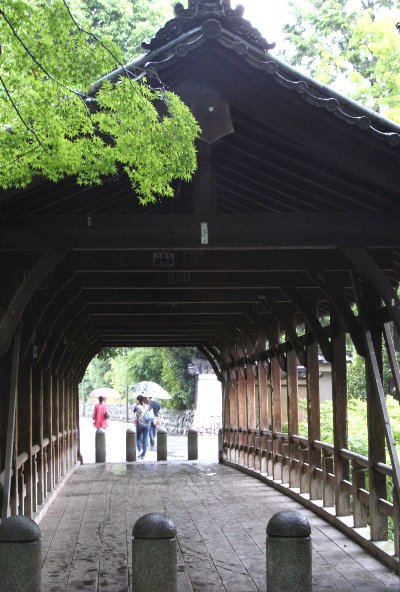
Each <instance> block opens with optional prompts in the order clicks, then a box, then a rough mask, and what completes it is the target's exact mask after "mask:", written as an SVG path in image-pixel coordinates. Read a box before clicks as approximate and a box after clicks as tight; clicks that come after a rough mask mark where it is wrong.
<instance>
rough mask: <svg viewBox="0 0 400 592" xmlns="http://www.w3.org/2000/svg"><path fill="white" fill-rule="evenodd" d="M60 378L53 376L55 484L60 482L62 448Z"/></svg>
mask: <svg viewBox="0 0 400 592" xmlns="http://www.w3.org/2000/svg"><path fill="white" fill-rule="evenodd" d="M59 432H60V376H59V374H54V375H53V434H54V436H55V441H54V457H55V458H54V483H55V484H57V483H59V482H60V478H61V471H60V462H61V446H60V438H59Z"/></svg>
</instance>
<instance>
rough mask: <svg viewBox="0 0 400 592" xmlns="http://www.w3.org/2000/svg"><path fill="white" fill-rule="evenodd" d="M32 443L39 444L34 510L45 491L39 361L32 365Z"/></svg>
mask: <svg viewBox="0 0 400 592" xmlns="http://www.w3.org/2000/svg"><path fill="white" fill-rule="evenodd" d="M32 443H33V444H38V445H39V446H40V450H39V452H38V453H37V474H38V483H37V485H36V484H33V488H32V490H33V509H34V511H36V509H37V505H38V504H42V503H43V499H44V496H45V492H44V491H43V482H44V458H43V376H42V367H41V364H40V363H39V364H35V365H34V366H32ZM33 468H35V467H33ZM34 474H35V471H34Z"/></svg>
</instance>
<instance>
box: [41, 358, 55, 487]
mask: <svg viewBox="0 0 400 592" xmlns="http://www.w3.org/2000/svg"><path fill="white" fill-rule="evenodd" d="M43 408H44V428H43V429H44V436H45V437H46V438H48V439H49V441H50V442H49V445H48V447H47V491H45V492H44V495H47V493H49V492H50V491H53V488H54V474H53V466H54V458H53V450H54V448H53V445H52V435H53V428H52V426H53V395H52V373H51V369H50V368H47V369H46V370H45V371H44V373H43Z"/></svg>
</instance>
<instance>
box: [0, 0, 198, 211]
mask: <svg viewBox="0 0 400 592" xmlns="http://www.w3.org/2000/svg"><path fill="white" fill-rule="evenodd" d="M0 39H1V54H0V187H2V188H4V189H7V188H11V187H23V186H26V185H27V184H29V183H30V182H31V181H32V179H33V177H35V176H37V175H41V176H44V177H47V178H49V179H51V180H52V181H59V180H60V179H62V178H63V177H65V176H66V175H73V176H75V177H76V179H77V181H78V183H82V184H98V183H101V182H102V180H103V179H104V177H106V176H108V175H112V174H115V173H116V172H117V171H118V170H120V169H121V168H123V169H124V170H125V171H126V173H127V174H128V176H129V178H130V180H131V182H132V186H133V188H134V190H135V192H136V194H137V196H138V198H139V200H140V201H141V202H142V203H149V202H152V201H155V199H156V198H157V196H172V195H173V191H172V188H171V182H172V181H173V180H174V179H176V178H181V179H189V178H190V176H191V175H192V174H193V172H194V170H195V168H196V153H195V148H194V141H195V139H196V137H197V136H198V133H199V128H198V125H197V123H196V121H195V120H194V118H193V117H192V115H191V113H190V111H189V109H188V108H187V107H186V106H185V105H183V104H182V103H181V101H180V100H179V99H178V98H177V97H176V96H175V95H173V94H172V93H168V92H164V93H162V95H160V93H159V92H158V91H153V90H151V89H150V88H148V86H146V84H145V83H144V82H143V80H142V81H141V82H137V81H135V80H132V79H128V78H121V79H120V80H119V81H118V82H117V83H116V84H114V85H111V84H110V83H107V84H104V85H103V86H102V87H101V88H100V90H99V91H98V93H97V94H96V96H95V97H92V98H91V100H90V101H88V100H87V97H86V95H85V92H87V89H88V88H89V87H90V85H91V84H92V83H93V82H94V81H95V80H97V79H99V78H100V77H101V76H103V75H104V74H105V73H107V72H109V71H111V70H113V69H114V68H115V67H117V66H118V65H119V64H118V62H117V63H116V60H122V58H121V56H120V51H119V49H118V48H117V47H116V46H113V45H112V44H110V45H107V46H106V45H105V44H104V43H101V42H98V40H97V39H96V38H95V37H94V36H93V35H91V34H89V32H88V31H87V30H84V29H82V28H80V26H79V25H78V23H76V22H75V20H74V16H73V15H72V13H71V12H70V10H69V7H68V5H67V4H66V3H65V2H64V1H63V0H46V2H42V1H40V0H30V1H29V2H28V1H26V0H5V2H4V4H3V8H2V9H0ZM160 101H162V102H163V103H164V107H166V108H164V111H165V114H164V116H162V117H161V116H160V114H159V109H157V104H159V102H160Z"/></svg>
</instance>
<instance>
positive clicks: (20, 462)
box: [15, 452, 29, 469]
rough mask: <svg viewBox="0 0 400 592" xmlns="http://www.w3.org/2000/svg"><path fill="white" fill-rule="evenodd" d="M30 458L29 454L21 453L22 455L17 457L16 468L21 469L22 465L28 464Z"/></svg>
mask: <svg viewBox="0 0 400 592" xmlns="http://www.w3.org/2000/svg"><path fill="white" fill-rule="evenodd" d="M28 458H29V454H28V453H27V452H21V454H19V455H18V456H17V460H16V463H15V466H16V468H17V469H20V468H21V467H22V465H23V464H25V463H26V461H27V460H28Z"/></svg>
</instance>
